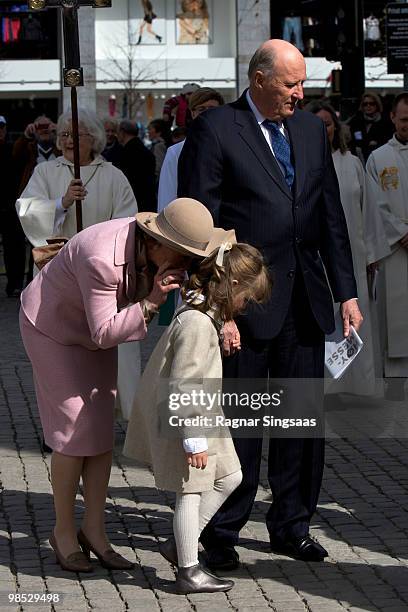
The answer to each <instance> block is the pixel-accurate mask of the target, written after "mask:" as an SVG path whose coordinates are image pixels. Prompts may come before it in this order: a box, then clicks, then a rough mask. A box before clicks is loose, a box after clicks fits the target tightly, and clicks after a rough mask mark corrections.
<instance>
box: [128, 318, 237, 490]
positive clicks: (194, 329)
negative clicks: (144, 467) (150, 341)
mask: <svg viewBox="0 0 408 612" xmlns="http://www.w3.org/2000/svg"><path fill="white" fill-rule="evenodd" d="M193 379H194V383H193V382H192V381H193ZM211 379H212V381H213V382H212V383H211ZM221 379H222V361H221V353H220V348H219V339H218V334H217V331H216V329H215V327H214V324H213V323H212V321H211V320H210V318H209V316H208V315H206V314H204V313H202V312H199V311H198V310H193V309H192V310H188V311H185V312H183V313H181V314H179V315H177V313H176V316H175V318H174V319H173V321H172V322H171V324H170V325H169V327H168V328H167V329H166V331H165V332H164V334H163V335H162V337H161V338H160V340H159V342H158V344H157V345H156V348H155V350H154V351H153V353H152V355H151V357H150V360H149V362H148V364H147V366H146V369H145V371H144V373H143V376H142V379H141V382H140V385H139V391H138V393H137V396H136V398H135V402H134V406H133V411H132V415H131V418H130V421H129V426H128V430H127V435H126V441H125V446H124V450H123V452H124V454H125V455H126V456H128V457H131V458H133V459H136V460H138V461H142V462H143V463H147V464H149V465H151V466H152V467H153V472H154V476H155V481H156V486H157V487H158V488H159V489H165V490H168V491H176V492H178V493H181V492H182V493H198V492H202V491H209V490H211V489H212V488H213V485H214V481H215V480H216V479H218V478H222V477H223V476H227V475H228V474H232V473H234V472H236V471H237V470H239V469H240V467H241V466H240V463H239V460H238V457H237V454H236V452H235V448H234V443H233V441H232V439H231V436H230V433H229V429H228V427H224V428H222V430H221V428H217V429H215V428H213V429H212V430H205V429H202V430H201V432H200V433H201V436H203V437H206V438H207V441H208V455H209V457H208V464H207V467H206V468H205V469H204V470H197V469H196V468H192V467H189V466H188V464H187V459H186V457H187V456H186V453H185V452H184V449H183V438H191V437H198V432H197V429H194V430H190V429H188V428H184V429H181V430H180V431H179V432H178V434H177V433H176V431H174V432H173V435H172V436H171V437H170V435H169V434H168V433H166V431H165V428H166V429H167V423H168V421H169V417H170V416H175V415H177V416H180V417H192V416H195V415H203V414H204V415H205V416H208V417H211V418H214V417H215V415H216V414H218V415H221V414H222V411H221V408H220V407H218V408H216V409H213V410H212V411H207V410H205V408H204V410H203V409H202V408H201V407H198V408H197V407H194V406H185V407H181V408H179V409H178V410H177V411H171V410H170V409H169V402H168V398H169V394H170V393H183V392H188V391H189V390H191V389H192V388H194V389H196V390H198V389H200V388H203V389H205V390H207V391H208V390H209V389H210V390H211V389H212V390H214V389H217V388H220V383H221ZM172 429H175V428H172ZM167 431H168V430H167ZM215 435H218V437H215Z"/></svg>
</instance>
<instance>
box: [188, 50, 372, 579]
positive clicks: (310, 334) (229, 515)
mask: <svg viewBox="0 0 408 612" xmlns="http://www.w3.org/2000/svg"><path fill="white" fill-rule="evenodd" d="M248 75H249V81H250V86H249V89H248V90H247V91H245V92H244V93H243V95H242V96H241V98H240V99H239V100H237V101H236V102H234V103H232V104H227V105H226V106H224V107H221V108H219V109H213V110H211V111H209V112H206V113H203V114H202V115H201V116H200V117H198V118H197V119H196V121H194V123H193V125H192V126H191V127H190V130H189V133H188V135H187V140H186V142H185V145H184V148H183V151H182V153H181V156H180V160H179V165H178V175H179V176H178V185H179V189H178V193H179V196H190V197H193V198H196V199H197V200H199V201H201V202H203V203H205V204H206V206H207V207H208V208H209V210H210V211H211V213H212V214H213V216H214V219H215V222H216V225H219V226H220V227H223V228H225V229H230V228H234V229H235V230H236V234H237V239H238V240H239V241H242V242H248V243H250V244H252V245H254V246H255V247H257V248H258V249H260V251H261V252H262V253H263V255H264V257H265V260H266V262H267V264H268V265H269V268H270V271H271V275H272V276H273V280H274V287H273V291H272V297H271V300H270V302H269V303H268V305H267V306H266V307H263V308H262V307H257V306H253V307H250V308H249V309H248V310H247V313H246V315H245V316H243V317H240V318H239V319H237V322H236V323H237V326H238V330H237V328H236V325H235V323H234V322H229V323H228V324H226V325H225V328H224V333H225V339H226V340H224V349H227V353H228V352H231V356H229V357H228V358H226V359H225V361H224V376H225V377H227V378H233V377H235V378H248V377H251V378H266V377H268V376H269V377H275V378H303V379H322V378H323V375H324V335H325V334H326V333H330V332H331V331H333V328H334V319H333V306H332V296H331V293H330V289H329V286H328V284H327V281H326V274H325V269H326V272H327V276H328V279H329V282H330V288H331V291H332V293H333V297H334V299H335V301H336V302H340V303H341V313H342V317H343V327H344V333H345V335H348V333H349V326H350V325H351V324H352V325H353V326H354V327H355V328H357V329H358V327H359V325H360V324H361V321H362V317H361V314H360V311H359V308H358V305H357V300H356V299H355V298H356V296H357V289H356V284H355V280H354V274H353V264H352V258H351V251H350V244H349V239H348V234H347V226H346V222H345V218H344V213H343V210H342V206H341V202H340V197H339V190H338V184H337V179H336V174H335V171H334V167H333V162H332V157H331V152H330V147H329V145H328V142H327V137H326V128H325V126H324V124H323V122H322V121H321V120H320V119H319V118H317V117H316V116H314V115H312V114H310V113H307V112H305V111H299V110H297V109H296V104H297V103H298V101H299V100H301V99H302V98H303V82H304V80H305V78H306V69H305V61H304V58H303V56H302V54H301V53H300V52H299V51H298V50H297V49H296V47H294V46H293V45H291V44H290V43H288V42H285V41H282V40H269V41H267V42H266V43H264V44H263V45H262V46H261V47H260V48H259V49H258V50H257V51H256V53H255V55H254V56H253V58H252V60H251V62H250V65H249V71H248ZM226 256H228V255H226ZM323 263H324V266H323ZM324 268H325V269H324ZM225 343H227V346H225ZM239 343H241V349H240V350H239V351H238V352H235V354H232V353H233V352H234V347H236V346H237V345H239ZM252 416H253V415H252ZM234 441H235V445H236V449H237V452H238V455H239V458H240V461H241V464H242V469H243V474H244V477H243V482H242V484H241V485H240V486H239V487H238V488H237V489H236V491H234V493H233V494H232V495H231V497H230V498H229V499H228V500H227V501H226V503H225V504H224V505H223V506H222V508H221V509H220V510H219V511H218V513H217V514H216V515H215V517H214V519H213V520H212V521H211V523H210V524H209V525H208V527H207V528H206V529H205V530H204V532H203V533H202V536H201V542H202V543H203V545H204V547H205V548H206V550H207V553H208V563H209V565H210V566H211V567H213V568H217V569H221V568H223V569H227V568H233V567H236V566H237V564H238V554H237V553H236V551H235V549H234V546H235V545H236V544H237V543H238V538H239V531H240V530H241V529H242V527H243V526H244V525H245V523H246V522H247V520H248V519H249V516H250V512H251V508H252V505H253V502H254V499H255V495H256V492H257V487H258V479H259V467H260V460H261V450H262V440H261V439H259V438H252V439H240V438H236V439H235V440H234ZM323 467H324V440H323V439H321V438H308V439H299V438H296V439H290V438H285V439H279V438H278V439H276V438H275V439H271V440H270V444H269V460H268V480H269V483H270V487H271V490H272V495H273V503H272V504H271V506H270V508H269V511H268V514H267V519H266V522H267V527H268V531H269V535H270V541H271V546H272V550H275V551H279V552H287V553H288V554H292V555H294V556H296V557H297V558H300V559H304V560H308V561H320V560H322V559H324V557H326V556H327V552H326V551H325V549H324V548H323V547H322V546H320V544H319V543H318V542H316V541H315V540H313V539H312V538H311V537H310V535H309V525H310V520H311V517H312V515H313V513H314V512H315V510H316V506H317V500H318V496H319V491H320V486H321V481H322V475H323Z"/></svg>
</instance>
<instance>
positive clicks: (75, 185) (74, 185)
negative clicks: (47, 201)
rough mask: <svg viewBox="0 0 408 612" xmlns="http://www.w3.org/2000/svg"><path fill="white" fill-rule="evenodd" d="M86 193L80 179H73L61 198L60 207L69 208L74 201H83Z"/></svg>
mask: <svg viewBox="0 0 408 612" xmlns="http://www.w3.org/2000/svg"><path fill="white" fill-rule="evenodd" d="M87 193H88V192H87V190H86V189H85V187H84V185H83V183H82V181H81V179H73V180H72V181H71V182H70V184H69V185H68V189H67V193H66V194H65V195H64V197H63V198H62V206H63V207H64V208H69V207H70V206H72V205H73V203H74V202H75V201H76V200H84V199H85V198H86V194H87Z"/></svg>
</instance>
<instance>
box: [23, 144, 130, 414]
mask: <svg viewBox="0 0 408 612" xmlns="http://www.w3.org/2000/svg"><path fill="white" fill-rule="evenodd" d="M91 177H92V178H91ZM81 178H82V181H83V183H84V185H86V190H87V191H88V195H87V196H86V198H85V200H84V201H83V203H82V219H83V226H84V228H86V227H89V226H91V225H95V223H101V222H103V221H109V220H110V219H119V218H122V217H133V216H134V215H135V214H136V212H137V204H136V200H135V196H134V195H133V191H132V188H131V186H130V184H129V182H128V180H127V178H126V177H125V175H124V174H123V173H122V172H121V171H120V170H118V168H115V166H113V165H112V164H111V163H110V162H107V161H105V160H104V158H103V157H101V156H99V157H97V158H95V159H94V160H93V161H92V163H91V164H89V166H81ZM72 179H73V164H72V163H71V162H69V161H68V160H66V159H65V158H64V157H58V158H57V159H55V160H53V161H50V162H44V163H42V164H39V165H37V166H36V168H35V170H34V173H33V175H32V177H31V179H30V180H29V182H28V184H27V186H26V188H25V189H24V191H23V193H22V194H21V197H20V198H19V199H18V200H17V202H16V208H17V212H18V216H19V218H20V222H21V225H22V226H23V230H24V233H25V235H26V236H27V238H28V240H29V241H30V243H31V244H32V245H33V246H42V245H44V244H46V239H47V238H50V237H51V236H53V235H54V233H55V234H56V235H58V236H65V237H66V238H72V236H74V235H75V234H76V217H75V205H73V206H71V207H70V208H69V209H68V211H67V213H65V215H64V217H63V223H62V224H61V225H60V226H59V227H58V228H57V230H56V232H54V221H55V210H56V205H57V201H58V200H59V199H60V198H62V197H63V196H64V195H65V193H66V191H67V188H68V185H69V183H70V182H71V181H72ZM88 181H89V182H88ZM140 369H141V366H140V346H139V343H138V342H130V343H128V344H126V345H122V346H120V347H119V374H118V400H119V401H118V404H120V410H121V412H122V415H123V416H124V418H126V419H128V418H129V414H130V410H131V407H132V401H133V397H134V395H135V393H136V388H137V383H138V380H139V378H140ZM118 407H119V406H118Z"/></svg>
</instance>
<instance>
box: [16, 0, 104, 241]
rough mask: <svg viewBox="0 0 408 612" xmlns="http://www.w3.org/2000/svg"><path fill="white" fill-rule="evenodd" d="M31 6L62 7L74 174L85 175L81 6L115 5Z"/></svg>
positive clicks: (35, 0)
mask: <svg viewBox="0 0 408 612" xmlns="http://www.w3.org/2000/svg"><path fill="white" fill-rule="evenodd" d="M28 4H29V7H30V9H32V10H37V11H40V10H43V9H46V8H59V9H62V29H63V35H64V55H65V67H64V70H63V78H64V87H70V88H71V111H72V140H73V144H74V178H75V179H80V178H81V171H80V164H79V135H78V99H77V90H76V88H77V87H80V86H81V85H83V84H84V76H83V70H82V68H81V56H80V49H79V29H78V8H80V7H81V6H92V7H94V8H106V7H110V6H112V1H111V0H29V2H28ZM75 211H76V224H77V232H80V231H81V230H82V229H83V225H82V203H81V200H76V202H75Z"/></svg>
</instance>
